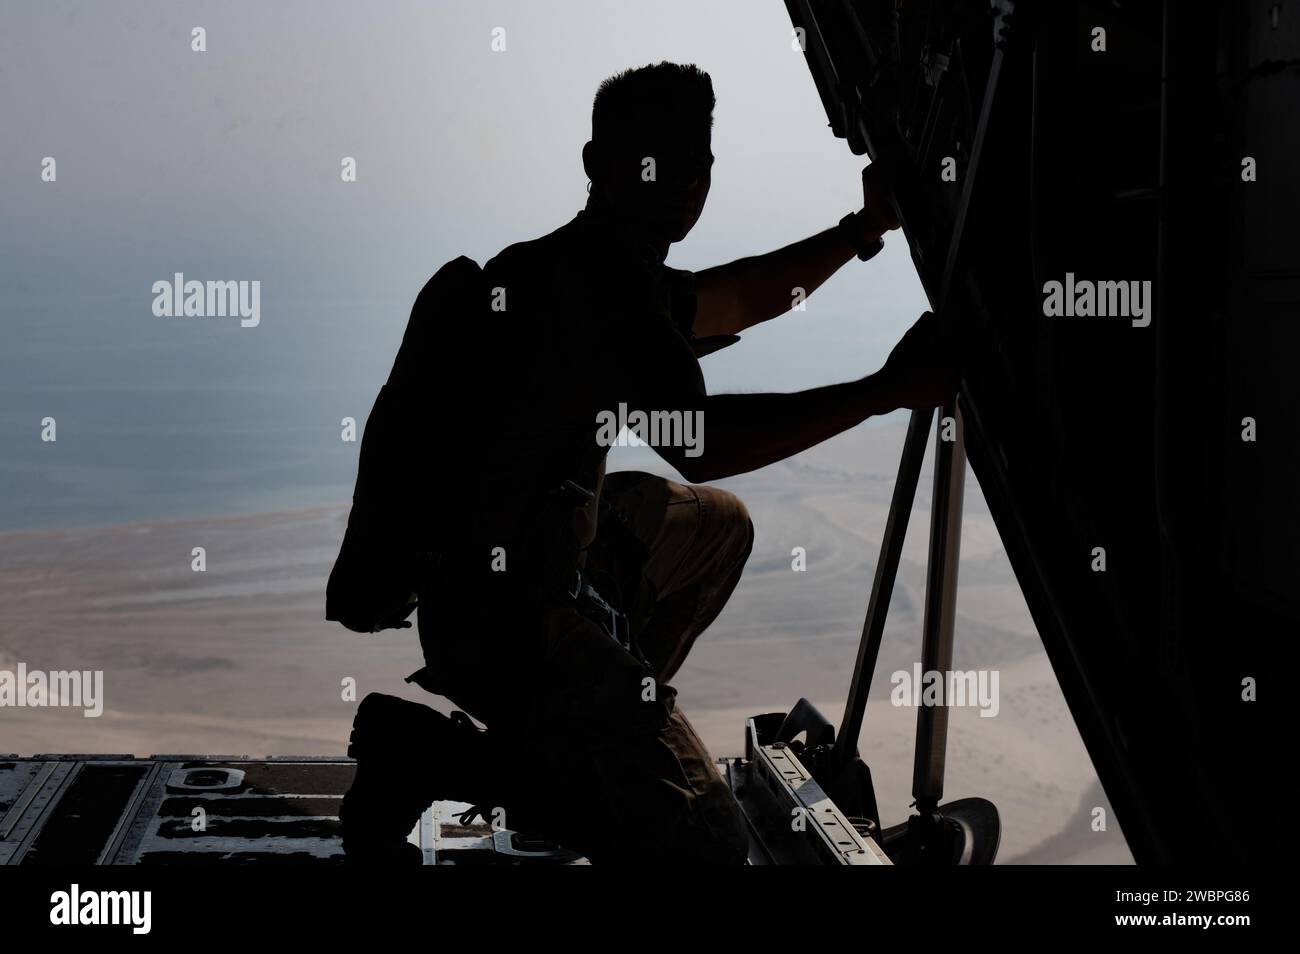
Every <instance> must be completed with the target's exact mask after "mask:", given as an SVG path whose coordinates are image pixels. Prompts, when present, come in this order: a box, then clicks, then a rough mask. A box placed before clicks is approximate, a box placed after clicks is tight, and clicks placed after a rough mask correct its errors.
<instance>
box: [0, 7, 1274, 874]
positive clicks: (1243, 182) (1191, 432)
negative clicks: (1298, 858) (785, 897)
mask: <svg viewBox="0 0 1300 954" xmlns="http://www.w3.org/2000/svg"><path fill="white" fill-rule="evenodd" d="M786 6H787V8H788V12H789V15H790V18H791V22H792V25H793V28H794V36H795V38H796V42H798V43H800V45H801V47H802V49H803V51H804V54H805V56H806V59H807V64H808V68H809V70H810V73H811V77H812V81H813V83H814V84H815V85H816V89H817V91H818V93H819V94H820V98H821V101H822V104H823V106H824V108H825V111H826V115H827V118H828V120H829V131H828V135H831V134H833V135H834V136H836V137H839V138H841V139H844V140H845V141H846V144H847V146H848V148H849V149H850V150H852V152H853V153H854V154H856V155H864V156H868V157H869V158H870V160H871V161H872V162H873V163H884V164H885V165H886V166H887V167H888V168H889V169H890V171H891V173H892V175H893V177H894V180H895V182H896V184H897V185H896V199H897V207H898V213H899V217H900V220H901V222H902V228H903V233H904V234H905V236H906V239H907V241H908V244H909V246H910V249H911V252H912V258H913V260H914V262H915V265H916V268H917V270H918V272H919V275H920V277H921V281H922V283H923V285H924V287H925V290H926V293H927V295H928V297H929V299H930V305H931V308H932V309H933V310H934V311H935V312H936V314H938V315H939V316H940V317H941V318H942V320H943V321H944V322H945V323H946V324H947V326H948V328H949V331H950V333H951V334H952V335H954V336H956V337H957V338H958V340H959V341H960V343H961V348H962V353H963V354H964V355H965V356H966V365H965V372H964V380H963V383H962V387H961V390H960V393H959V395H958V397H957V399H956V401H955V403H954V404H953V405H952V406H949V407H945V408H942V409H940V410H939V411H938V412H937V414H936V413H935V412H932V411H931V412H922V411H917V412H913V413H912V417H911V422H910V425H909V429H908V434H907V438H906V442H905V445H904V449H903V452H902V458H901V461H900V463H899V469H898V478H897V482H896V485H895V488H894V496H893V503H892V507H891V511H890V515H889V518H888V522H887V524H886V526H885V527H884V528H883V536H882V543H881V553H880V558H879V560H878V561H877V564H876V568H875V578H874V580H873V581H872V583H871V586H872V590H871V598H870V602H869V607H868V611H867V617H866V620H865V622H864V625H863V630H862V638H861V643H860V646H859V650H858V654H857V658H856V664H855V670H854V675H853V680H852V685H851V688H850V694H849V699H848V704H847V706H846V710H845V714H844V717H843V720H842V723H841V724H840V725H838V726H836V725H833V724H831V723H830V722H828V721H827V720H826V719H825V718H824V717H823V716H821V714H819V713H818V712H817V711H816V709H815V708H814V707H813V706H811V705H810V704H809V703H808V702H807V701H804V700H800V701H798V702H797V703H796V704H794V705H793V706H792V708H791V709H790V711H789V712H782V713H767V714H759V715H755V716H754V717H753V718H751V719H749V720H748V721H747V723H746V725H745V726H744V727H743V728H744V732H745V754H744V756H743V757H741V758H733V759H722V760H719V763H718V765H719V770H720V771H721V772H722V773H723V775H724V776H725V777H726V778H727V779H728V781H729V782H730V784H731V787H732V790H733V791H734V793H735V794H736V796H737V799H738V801H739V802H740V804H741V806H742V807H743V808H744V810H745V813H746V816H747V817H748V819H749V821H750V825H751V833H752V839H751V840H752V849H751V859H750V860H751V862H752V863H755V864H771V863H805V864H807V863H811V864H941V865H947V864H983V863H990V862H992V861H993V860H995V858H996V853H997V847H998V838H999V831H1000V821H999V817H998V812H997V809H996V807H995V806H993V805H992V804H991V803H990V802H988V801H986V800H984V799H982V798H980V797H978V796H979V793H962V796H961V797H958V798H955V799H948V798H947V795H948V793H946V792H945V790H944V758H945V749H946V734H947V710H946V709H945V708H944V707H942V706H939V707H922V708H920V709H919V710H918V713H919V714H918V725H917V735H916V753H915V763H914V773H913V796H914V799H915V802H914V808H913V810H912V811H911V812H910V816H909V812H908V809H907V808H906V807H905V806H901V805H885V806H879V805H877V802H876V797H875V793H874V790H873V786H872V781H871V772H870V769H869V768H868V766H867V765H866V764H865V763H864V762H863V761H862V759H861V758H860V757H859V754H858V749H857V743H858V739H859V738H860V736H861V734H862V733H863V732H864V731H870V726H869V725H867V724H864V723H865V711H866V699H867V693H868V690H869V688H870V686H871V683H872V678H873V675H874V670H875V667H876V659H877V655H878V651H879V649H880V645H881V641H882V638H883V633H884V622H885V614H886V612H887V609H888V604H889V599H890V595H891V592H892V590H893V585H894V579H895V574H896V572H897V569H898V565H899V559H900V554H901V549H902V543H903V538H904V536H905V534H906V531H907V524H908V517H909V514H910V512H911V509H912V502H913V500H914V498H915V494H916V492H917V484H918V482H919V476H920V471H921V461H922V456H923V454H924V450H925V445H926V442H927V441H928V440H929V439H930V438H929V435H930V433H931V432H932V431H933V432H934V433H935V435H936V437H935V448H936V458H935V461H936V466H935V482H934V486H933V490H932V494H933V496H932V499H931V526H930V530H929V564H928V577H927V587H926V598H925V613H924V622H923V627H924V634H923V635H924V648H923V660H922V664H923V666H924V667H925V669H927V670H937V671H944V670H945V669H948V668H950V667H951V660H952V652H953V643H954V640H955V639H957V638H960V636H959V634H957V633H955V632H954V607H955V600H956V594H957V568H958V557H959V553H960V531H961V515H962V493H963V487H964V482H965V475H966V467H967V463H968V462H969V465H970V466H971V468H972V469H973V472H974V473H975V475H976V476H977V478H978V480H979V483H980V486H981V488H982V489H983V492H984V495H985V497H986V499H987V501H988V506H989V508H990V511H991V513H992V516H993V518H994V521H995V523H996V525H997V528H998V531H999V533H1000V535H1001V538H1002V541H1003V543H1004V545H1005V547H1006V550H1007V553H1008V555H1009V557H1010V561H1011V564H1012V566H1013V568H1014V570H1015V573H1016V577H1017V580H1018V582H1019V584H1020V587H1021V589H1022V590H1023V593H1024V595H1025V599H1026V601H1027V604H1028V607H1029V610H1030V612H1031V614H1032V616H1033V619H1034V622H1035V624H1036V626H1037V629H1038V632H1039V633H1040V635H1041V637H1042V640H1043V644H1044V646H1045V648H1046V651H1047V654H1048V656H1049V658H1050V661H1051V664H1052V666H1053V669H1054V670H1055V673H1056V676H1057V678H1058V680H1059V682H1060V685H1061V689H1062V691H1063V693H1064V697H1065V699H1066V701H1067V703H1068V705H1069V708H1070V711H1071V713H1072V715H1073V718H1074V720H1075V723H1076V724H1077V726H1078V729H1079V732H1080V735H1081V737H1082V739H1083V742H1084V744H1085V746H1086V747H1087V751H1088V753H1089V755H1090V757H1091V759H1092V762H1093V764H1094V766H1095V767H1096V771H1097V774H1098V777H1099V779H1100V781H1101V783H1102V785H1103V787H1104V789H1105V792H1106V795H1107V797H1108V799H1109V801H1110V803H1111V805H1112V806H1113V808H1114V811H1115V815H1116V818H1117V820H1118V823H1119V824H1120V826H1121V828H1122V830H1123V833H1124V836H1125V839H1126V840H1127V842H1128V845H1129V847H1130V849H1131V851H1132V853H1133V857H1134V858H1135V860H1136V861H1137V862H1138V863H1140V864H1145V863H1156V864H1168V863H1216V862H1218V863H1243V862H1251V861H1255V860H1257V859H1260V858H1262V856H1263V854H1264V852H1265V849H1266V848H1267V847H1268V842H1266V840H1265V834H1264V833H1265V831H1266V830H1267V829H1266V826H1264V825H1263V821H1264V820H1265V819H1266V818H1267V815H1265V814H1264V813H1263V812H1262V808H1264V807H1266V805H1267V802H1266V801H1265V796H1266V795H1267V792H1268V791H1269V788H1268V786H1269V784H1270V783H1272V781H1273V770H1272V769H1271V768H1270V766H1272V765H1273V764H1274V762H1273V759H1272V758H1271V756H1272V754H1273V747H1272V746H1271V745H1266V743H1265V739H1266V732H1267V730H1268V729H1270V728H1272V724H1271V720H1267V719H1266V718H1265V716H1264V711H1263V709H1262V708H1261V706H1260V702H1259V701H1257V698H1266V697H1268V696H1269V695H1270V694H1272V695H1276V693H1277V691H1278V690H1277V688H1276V686H1275V680H1269V679H1265V678H1264V677H1265V674H1266V672H1267V673H1268V674H1269V675H1273V676H1276V674H1277V673H1279V672H1281V671H1284V670H1283V667H1282V666H1281V665H1279V658H1278V657H1279V655H1280V654H1279V653H1278V647H1280V646H1282V645H1283V643H1284V642H1285V641H1286V640H1288V639H1289V638H1291V637H1292V636H1293V635H1294V634H1295V633H1296V632H1297V623H1298V622H1300V495H1298V494H1297V490H1298V489H1300V473H1298V470H1297V458H1298V456H1300V449H1298V448H1297V436H1300V421H1298V420H1297V415H1300V400H1297V396H1296V391H1297V388H1296V385H1295V380H1296V379H1295V376H1294V372H1293V371H1292V370H1291V366H1292V365H1293V363H1294V361H1295V355H1296V353H1297V350H1298V348H1300V307H1298V305H1300V230H1297V229H1296V227H1295V223H1297V222H1298V221H1300V177H1297V176H1296V175H1295V174H1294V173H1293V171H1292V167H1293V163H1294V157H1295V156H1296V155H1297V153H1298V152H1300V123H1297V121H1296V119H1297V117H1298V116H1300V10H1296V9H1284V7H1285V5H1284V4H1282V3H1280V2H1276V0H1231V2H1229V0H1204V2H1198V3H1188V2H1180V0H1165V2H1163V3H1162V2H1156V0H1145V2H1144V0H1038V2H1032V0H992V2H990V0H786ZM936 419H937V420H936ZM945 422H946V423H947V426H945ZM954 425H955V426H954ZM865 582H866V581H864V583H865ZM1266 667H1267V669H1266ZM792 688H794V689H797V687H792ZM1257 693H1259V694H1262V696H1257ZM1266 759H1267V760H1266ZM351 773H352V763H351V762H350V761H349V760H347V759H345V758H341V757H340V758H284V759H272V760H250V759H243V758H238V757H221V756H186V755H179V756H154V757H152V758H150V759H135V758H132V757H130V756H120V757H119V756H104V755H96V756H74V755H49V756H36V757H34V758H25V759H10V760H8V761H0V863H5V864H51V863H64V862H75V863H100V864H106V863H217V862H221V863H259V862H277V861H309V862H320V863H336V862H339V861H341V860H342V854H341V846H340V841H339V830H338V819H337V808H338V804H339V799H340V797H341V796H342V794H343V793H344V792H345V791H346V790H347V788H348V786H349V784H350V779H351ZM468 807H469V806H463V805H462V806H457V805H452V804H449V803H435V804H434V805H433V806H432V807H431V808H430V809H429V810H428V811H427V812H426V813H425V817H424V819H423V820H422V822H421V824H420V825H419V827H418V829H417V831H416V832H414V833H413V834H412V839H413V840H415V841H416V842H418V844H419V845H420V846H421V847H422V849H423V851H424V857H425V860H426V862H427V863H430V864H433V863H442V864H454V863H526V864H533V863H550V864H554V863H573V862H576V861H579V860H580V859H577V858H575V856H573V855H571V854H568V853H566V852H564V851H563V850H562V849H561V848H560V847H558V846H555V845H550V844H546V843H539V842H536V841H530V840H529V839H527V838H526V837H524V836H523V835H519V834H516V833H513V832H509V831H494V830H492V829H491V827H490V826H489V825H487V824H486V823H485V822H484V820H482V819H476V818H474V817H472V816H471V815H470V814H469V813H466V812H465V809H467V808H468ZM200 817H202V818H203V819H204V822H203V824H202V825H199V824H197V823H196V819H198V818H200ZM792 818H796V819H803V820H804V823H803V824H795V825H792V824H791V819H792Z"/></svg>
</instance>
